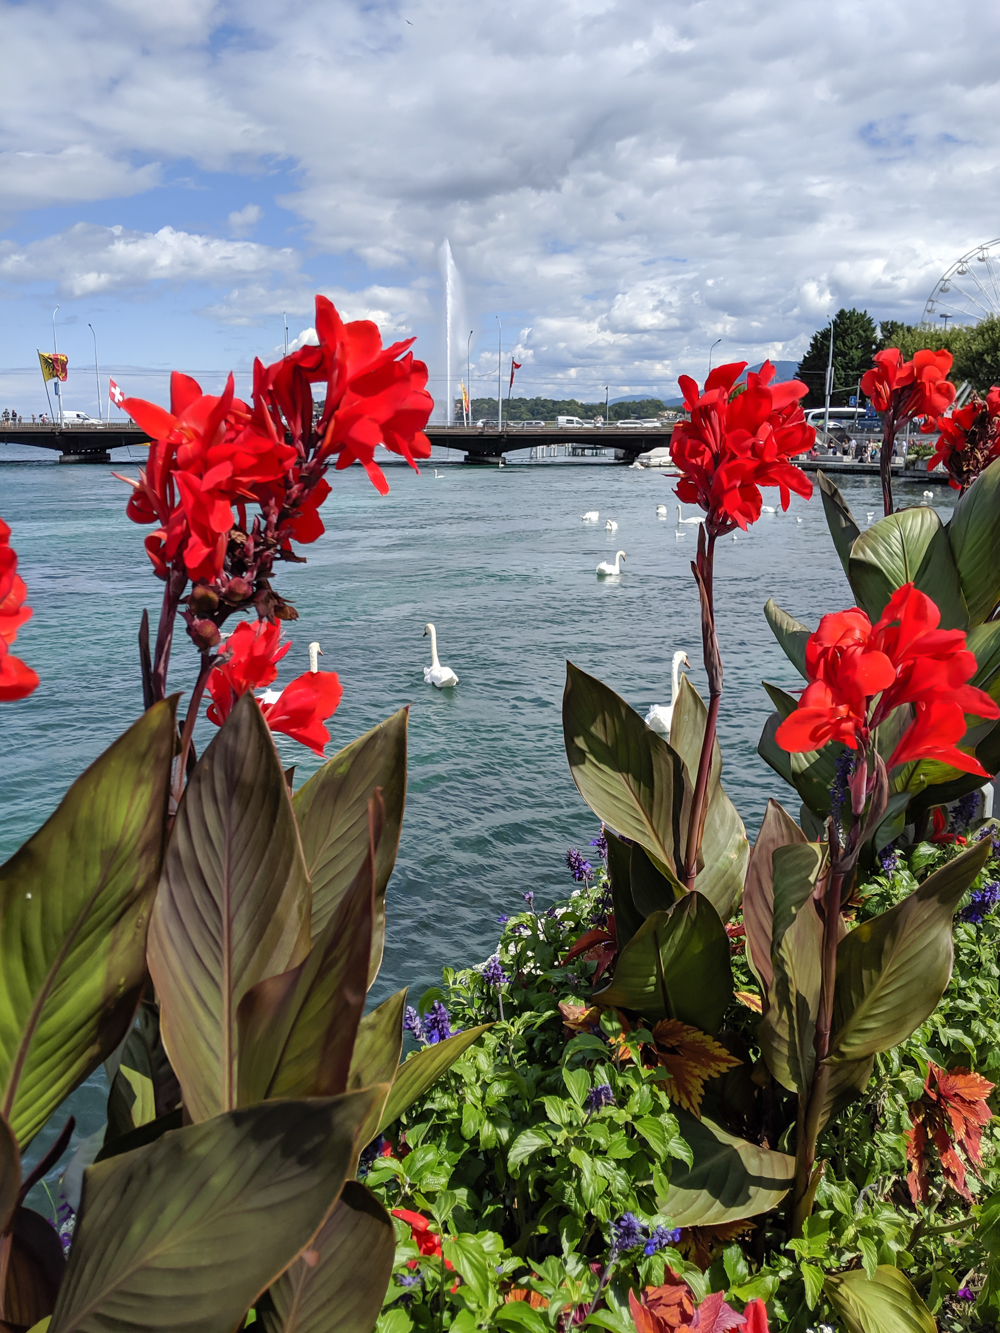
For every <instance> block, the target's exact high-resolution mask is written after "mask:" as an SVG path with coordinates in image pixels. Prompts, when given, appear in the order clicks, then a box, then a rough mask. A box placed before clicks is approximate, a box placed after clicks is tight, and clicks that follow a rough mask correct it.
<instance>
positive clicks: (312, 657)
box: [309, 644, 319, 672]
mask: <svg viewBox="0 0 1000 1333" xmlns="http://www.w3.org/2000/svg"><path fill="white" fill-rule="evenodd" d="M309 670H310V671H312V672H316V671H318V670H319V651H318V650H317V648H316V645H315V644H310V645H309Z"/></svg>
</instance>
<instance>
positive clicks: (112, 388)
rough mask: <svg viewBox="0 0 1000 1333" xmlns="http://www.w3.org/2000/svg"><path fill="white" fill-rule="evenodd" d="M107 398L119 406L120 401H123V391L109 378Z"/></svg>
mask: <svg viewBox="0 0 1000 1333" xmlns="http://www.w3.org/2000/svg"><path fill="white" fill-rule="evenodd" d="M108 400H109V402H112V403H114V405H115V407H121V405H122V403H124V401H125V394H124V392H123V391H122V390H121V389H119V387H118V385H117V384H116V383H115V382H114V380H110V379H109V380H108Z"/></svg>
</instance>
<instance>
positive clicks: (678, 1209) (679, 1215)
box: [656, 1107, 795, 1227]
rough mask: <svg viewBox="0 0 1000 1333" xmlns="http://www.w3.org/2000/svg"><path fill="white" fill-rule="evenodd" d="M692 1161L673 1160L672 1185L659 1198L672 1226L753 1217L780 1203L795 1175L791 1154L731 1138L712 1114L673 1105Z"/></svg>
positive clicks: (734, 1220)
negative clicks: (698, 1116) (698, 1113)
mask: <svg viewBox="0 0 1000 1333" xmlns="http://www.w3.org/2000/svg"><path fill="white" fill-rule="evenodd" d="M674 1114H675V1115H676V1116H677V1120H678V1122H679V1124H680V1131H681V1135H682V1136H683V1138H684V1140H685V1141H686V1142H687V1143H688V1144H689V1145H690V1147H691V1152H692V1154H693V1165H692V1166H690V1167H689V1166H687V1165H686V1164H685V1163H684V1162H680V1161H675V1162H673V1163H672V1165H671V1168H670V1187H669V1189H668V1191H667V1194H666V1196H665V1198H662V1199H661V1198H657V1201H656V1202H657V1208H658V1211H659V1212H662V1213H664V1214H666V1215H668V1216H669V1217H670V1219H671V1221H672V1222H673V1224H674V1226H678V1227H704V1226H721V1225H722V1224H724V1223H726V1222H738V1221H741V1220H742V1219H743V1218H744V1217H755V1216H756V1215H757V1214H758V1213H764V1212H767V1210H768V1209H769V1208H773V1207H775V1205H776V1204H778V1203H780V1202H781V1200H782V1199H783V1198H784V1196H785V1195H786V1194H787V1193H788V1190H789V1189H790V1188H791V1185H792V1180H793V1178H794V1176H795V1158H794V1157H789V1156H788V1155H787V1154H786V1153H782V1152H774V1151H772V1150H770V1149H767V1148H761V1147H759V1146H758V1145H757V1144H755V1143H747V1142H746V1140H744V1139H738V1138H734V1137H733V1135H731V1134H727V1133H726V1131H725V1130H724V1129H722V1128H720V1126H718V1125H716V1124H713V1122H712V1121H711V1120H708V1119H707V1118H703V1119H701V1120H696V1119H695V1117H694V1116H693V1115H691V1113H690V1112H689V1111H685V1110H684V1109H683V1107H675V1108H674Z"/></svg>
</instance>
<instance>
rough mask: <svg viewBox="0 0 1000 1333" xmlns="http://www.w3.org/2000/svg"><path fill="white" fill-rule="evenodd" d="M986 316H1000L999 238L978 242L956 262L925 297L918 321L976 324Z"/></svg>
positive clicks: (925, 324)
mask: <svg viewBox="0 0 1000 1333" xmlns="http://www.w3.org/2000/svg"><path fill="white" fill-rule="evenodd" d="M988 315H1000V237H998V238H997V239H996V240H995V241H987V242H986V243H985V245H977V246H976V248H975V249H974V250H970V251H969V253H968V254H967V255H963V256H962V258H961V259H958V260H956V261H955V263H954V264H952V266H951V268H949V269H948V270H947V271H946V272H945V273H944V274H943V275H942V277H940V278H939V279H938V281H937V283H936V284H935V287H934V290H933V291H932V292H931V294H930V296H929V297H928V298H927V304H926V305H925V306H924V313H923V316H922V318H921V321H920V322H921V324H922V326H923V327H924V328H940V327H941V326H942V324H944V325H945V326H946V327H947V325H949V324H952V323H954V324H978V323H979V321H980V320H981V319H986V317H987V316H988Z"/></svg>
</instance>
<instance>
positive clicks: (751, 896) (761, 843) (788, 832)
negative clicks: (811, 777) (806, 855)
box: [743, 800, 807, 995]
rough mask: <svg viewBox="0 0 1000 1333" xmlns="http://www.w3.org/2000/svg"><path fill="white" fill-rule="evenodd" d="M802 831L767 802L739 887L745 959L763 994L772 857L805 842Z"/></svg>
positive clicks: (768, 976) (767, 981)
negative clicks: (743, 880) (741, 883)
mask: <svg viewBox="0 0 1000 1333" xmlns="http://www.w3.org/2000/svg"><path fill="white" fill-rule="evenodd" d="M806 841H807V838H806V835H805V834H804V833H803V832H802V830H801V829H800V828H799V826H798V824H796V822H795V820H794V819H793V818H792V817H791V815H790V814H789V813H788V811H787V810H785V808H784V807H783V806H781V805H779V804H778V802H777V801H775V800H770V801H768V803H767V809H766V810H765V811H764V818H763V819H762V820H761V825H760V832H759V833H758V834H757V841H756V842H755V843H754V845H753V851H752V853H751V855H750V863H749V865H748V866H747V877H746V882H745V884H744V888H743V924H744V926H745V927H746V932H747V960H748V961H749V963H750V966H751V968H752V969H753V971H754V975H755V976H756V977H757V980H758V981H759V982H760V984H761V989H762V991H763V993H764V994H765V995H766V994H767V992H768V990H769V989H770V986H771V980H772V977H773V970H772V967H771V927H772V925H773V921H774V870H773V865H772V859H771V858H772V857H773V855H774V852H775V851H776V850H777V848H779V847H787V846H790V845H791V844H793V843H802V842H806Z"/></svg>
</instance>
